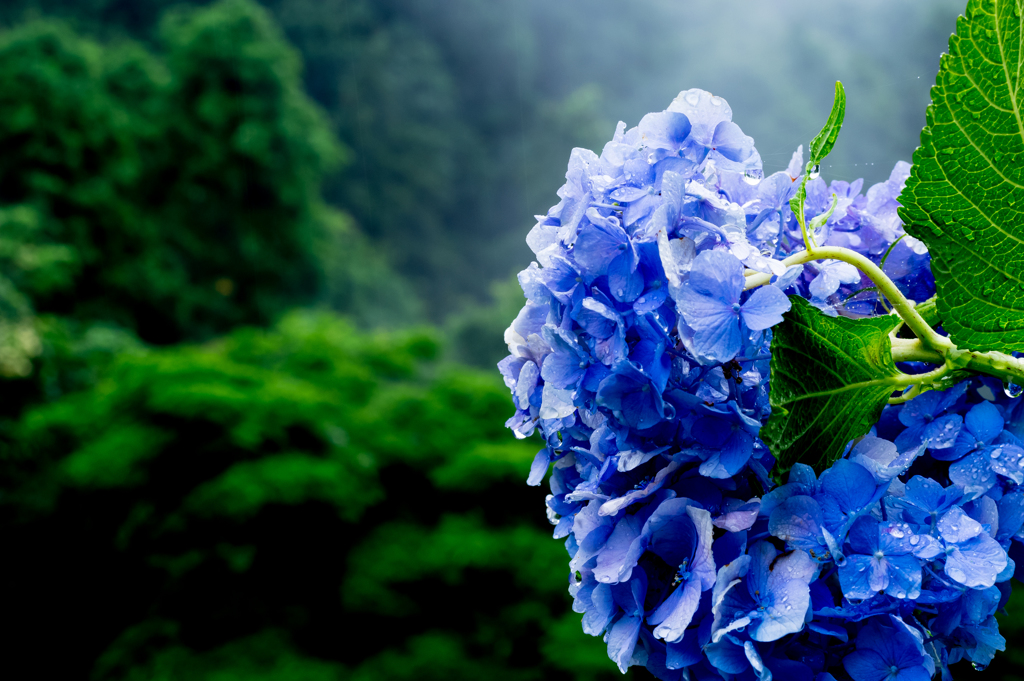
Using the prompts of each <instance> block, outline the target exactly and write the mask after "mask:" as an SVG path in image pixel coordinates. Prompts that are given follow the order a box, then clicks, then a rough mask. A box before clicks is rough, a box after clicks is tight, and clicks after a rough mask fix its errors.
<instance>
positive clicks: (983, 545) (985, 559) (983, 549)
mask: <svg viewBox="0 0 1024 681" xmlns="http://www.w3.org/2000/svg"><path fill="white" fill-rule="evenodd" d="M1007 564H1008V560H1007V556H1006V552H1005V551H1004V550H1003V547H1001V546H1000V545H999V543H998V542H997V541H996V540H995V539H993V538H992V537H990V536H988V534H987V533H983V534H980V535H978V536H977V537H975V538H974V539H971V540H969V541H966V542H963V543H961V544H958V545H957V546H955V547H954V548H953V550H952V552H950V553H949V554H948V555H947V556H946V568H945V570H946V574H947V575H948V576H949V577H950V579H952V580H953V581H955V582H959V583H960V584H963V585H964V586H967V587H970V588H972V589H973V588H978V587H989V586H992V585H993V584H995V583H996V577H998V576H999V573H1000V572H1002V571H1003V570H1004V569H1005V568H1006V566H1007Z"/></svg>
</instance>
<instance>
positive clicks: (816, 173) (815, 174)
mask: <svg viewBox="0 0 1024 681" xmlns="http://www.w3.org/2000/svg"><path fill="white" fill-rule="evenodd" d="M819 175H821V166H820V165H816V166H814V169H813V170H811V174H810V175H808V177H809V178H810V179H812V180H817V179H818V176H819Z"/></svg>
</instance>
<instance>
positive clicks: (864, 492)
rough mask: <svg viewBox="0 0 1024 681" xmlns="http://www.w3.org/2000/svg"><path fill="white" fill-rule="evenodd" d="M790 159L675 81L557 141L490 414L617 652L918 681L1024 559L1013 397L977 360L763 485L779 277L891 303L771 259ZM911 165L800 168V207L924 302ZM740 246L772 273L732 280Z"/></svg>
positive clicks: (740, 673) (1022, 468) (633, 659)
mask: <svg viewBox="0 0 1024 681" xmlns="http://www.w3.org/2000/svg"><path fill="white" fill-rule="evenodd" d="M802 172H803V155H802V149H801V150H798V151H797V153H795V154H794V155H793V158H792V160H791V162H790V164H789V166H788V167H787V168H786V169H784V170H780V171H779V172H776V173H773V174H771V175H768V176H767V177H766V176H765V175H764V172H763V170H762V167H761V159H760V156H759V155H758V153H757V150H756V149H755V148H754V145H753V140H751V139H750V138H749V137H747V136H746V135H744V134H743V133H742V131H741V130H740V128H739V127H738V126H737V125H736V124H735V123H733V122H732V111H731V109H730V108H729V106H728V104H727V103H726V102H725V101H724V100H722V99H721V98H719V97H715V96H713V95H711V94H710V93H707V92H703V91H701V90H688V91H685V92H682V93H680V95H679V97H677V98H676V99H675V100H674V101H673V102H672V104H671V105H670V106H669V107H668V109H667V110H665V111H662V112H655V113H652V114H649V115H647V116H645V117H644V118H643V119H642V120H641V122H640V124H639V126H637V127H636V128H632V129H628V128H627V127H626V125H625V124H623V123H620V124H619V125H618V126H617V127H616V129H615V133H614V136H613V138H612V139H611V140H610V141H609V142H608V143H607V144H606V145H605V146H604V148H603V149H602V150H601V152H600V154H597V153H594V152H591V151H588V150H585V149H576V150H574V151H573V152H572V155H571V157H570V160H569V167H568V170H567V173H566V181H565V184H564V185H563V186H562V187H561V189H559V191H558V197H559V202H558V204H557V205H555V206H553V207H552V208H551V209H550V210H549V211H548V212H547V213H546V214H545V215H542V216H540V217H539V218H538V221H537V224H536V225H535V226H534V228H533V229H532V230H531V232H530V234H529V235H528V237H527V243H528V245H529V246H530V248H531V249H532V250H533V252H534V254H535V257H536V262H534V263H532V264H531V265H530V266H529V267H527V268H526V269H525V270H523V272H521V273H520V275H519V282H520V284H521V285H522V288H523V292H524V296H525V300H524V306H523V309H522V310H521V312H520V313H519V315H518V316H517V317H516V319H515V320H514V321H513V322H512V324H511V325H510V327H509V329H508V330H507V331H506V333H505V341H506V343H507V344H508V347H509V353H510V354H509V357H507V358H506V359H504V360H502V362H501V363H499V370H500V372H501V375H502V378H503V379H504V381H505V384H506V386H508V388H509V390H510V392H511V393H512V401H513V404H514V407H515V413H514V414H513V415H512V417H511V418H510V419H509V421H508V424H507V425H508V426H509V428H510V429H512V430H513V433H514V434H515V436H516V437H519V438H525V437H530V436H532V435H535V434H538V435H539V440H538V442H539V444H541V445H543V446H542V448H541V449H540V451H539V452H538V453H537V455H536V457H535V459H534V462H533V464H532V466H531V469H530V473H529V478H528V482H529V483H530V484H540V483H541V482H542V481H543V479H544V477H545V475H547V476H548V485H549V486H550V491H551V493H550V494H549V495H548V496H547V498H546V510H547V514H548V518H549V520H550V521H551V523H552V525H553V526H554V530H553V535H554V536H555V537H556V538H559V539H564V540H565V546H566V549H567V551H568V553H569V573H570V580H569V592H570V595H571V596H572V597H573V610H574V611H575V612H577V613H580V614H581V616H582V627H583V630H584V631H585V632H586V633H588V634H590V635H593V636H603V637H604V639H605V641H606V642H607V644H608V655H609V657H611V659H613V660H614V661H615V663H616V665H618V667H619V668H620V669H621V670H623V671H624V670H626V669H627V668H628V667H630V666H632V665H644V666H646V667H647V668H648V669H649V670H650V671H651V672H652V673H653V674H654V675H655V676H656V677H657V678H659V679H663V680H665V681H681V680H683V679H721V678H743V679H755V678H756V679H758V680H759V681H769V679H771V678H786V679H788V678H797V679H808V680H810V679H814V681H836V679H853V681H875V680H881V679H913V680H916V681H924V680H925V679H929V678H931V677H932V676H933V675H935V674H939V673H940V674H941V675H942V677H943V678H945V679H948V678H951V676H950V672H949V665H952V664H956V663H957V662H959V661H961V660H968V661H970V662H973V663H975V664H977V665H985V664H988V663H989V662H990V661H991V659H992V656H993V655H994V654H995V652H996V651H998V650H1001V649H1002V648H1004V647H1005V641H1004V640H1003V638H1002V636H1001V635H1000V634H999V631H998V625H997V623H996V620H995V619H994V613H995V611H996V609H997V608H998V607H999V603H1000V602H1002V600H1003V595H1004V593H1005V592H1006V590H1007V588H1008V580H1009V579H1011V578H1012V577H1013V576H1014V574H1015V572H1016V571H1017V564H1016V563H1015V561H1014V560H1013V559H1012V557H1011V556H1017V557H1020V558H1021V563H1022V565H1024V529H1022V528H1024V489H1022V488H1021V485H1022V484H1024V442H1022V440H1021V438H1022V437H1024V401H1022V400H1020V399H1017V400H1013V399H1010V398H1008V397H1006V396H1005V395H1004V394H1003V393H1002V391H1001V390H999V389H998V386H993V385H992V384H991V382H987V380H986V379H972V380H970V381H965V382H963V383H961V384H959V385H957V386H955V387H952V388H950V389H948V390H946V391H944V392H938V391H933V392H925V393H924V394H922V395H920V396H918V397H916V398H915V399H913V400H910V401H909V402H907V403H906V404H902V405H893V406H888V407H886V408H885V410H884V411H883V413H882V417H881V419H880V420H879V422H878V423H877V424H876V426H875V428H874V429H873V430H872V432H871V433H870V434H869V435H868V436H866V437H864V438H861V439H859V440H858V441H856V442H853V443H850V446H849V447H848V451H847V453H846V455H845V456H844V457H843V458H841V459H840V460H839V461H837V462H836V463H835V464H833V465H832V466H831V467H830V468H829V469H827V470H825V471H823V472H822V474H821V475H820V476H818V475H816V474H815V472H814V471H813V470H812V469H811V468H809V467H808V466H806V465H803V464H797V465H795V466H793V467H792V469H791V470H790V473H789V479H788V481H787V482H786V484H783V485H778V486H776V485H774V483H773V481H772V477H771V470H772V468H773V466H774V463H775V462H774V459H773V457H772V455H771V453H770V452H769V451H768V448H767V447H766V446H765V444H764V443H763V442H762V441H761V439H760V437H759V434H760V429H761V427H762V426H763V424H764V423H765V422H766V420H767V419H768V417H769V415H770V413H771V408H770V405H769V400H768V396H769V378H770V375H769V369H770V359H771V357H770V352H771V327H772V326H774V325H775V324H777V323H779V322H780V321H781V320H782V315H783V313H784V312H785V311H786V310H788V309H789V307H790V303H789V299H788V297H787V295H786V294H789V295H797V296H801V297H803V298H804V299H806V300H810V301H811V302H812V304H814V305H816V306H817V307H819V308H820V309H822V310H823V311H824V312H825V313H826V314H830V315H850V316H864V315H879V314H886V313H887V310H886V308H885V307H884V305H883V304H882V302H881V301H880V300H879V298H878V295H877V293H876V292H874V291H872V290H862V286H863V284H862V278H861V276H860V275H859V273H857V272H856V271H852V270H851V269H850V268H849V267H847V266H846V265H844V264H842V263H836V262H822V263H817V264H812V263H809V264H807V265H806V266H797V267H792V268H788V269H787V268H786V267H785V266H784V265H782V262H781V261H782V260H783V259H785V258H786V257H787V256H789V255H792V254H794V253H796V252H797V251H799V250H801V249H802V248H803V243H802V237H801V231H800V227H799V224H798V222H797V219H796V217H795V216H794V215H793V212H792V210H791V208H790V206H789V201H790V199H791V198H792V197H793V195H794V192H795V191H796V189H797V187H798V186H799V180H800V179H801V178H800V174H801V173H802ZM908 174H909V165H907V164H905V163H899V164H897V165H896V167H895V168H894V169H893V172H892V174H891V176H890V177H889V179H888V180H887V181H885V182H881V183H878V184H876V185H874V186H872V187H869V188H867V190H866V191H863V190H864V187H863V182H862V181H856V182H852V183H848V182H842V181H835V182H832V183H830V184H829V183H826V182H825V180H824V179H822V178H820V177H816V178H814V179H810V180H809V181H808V183H807V190H808V194H807V203H806V207H807V217H808V218H813V217H815V216H818V215H821V214H822V213H823V212H825V211H827V210H829V207H830V206H831V205H832V203H833V201H834V202H835V204H836V208H835V210H834V211H833V212H832V214H831V215H829V217H828V219H827V220H825V221H824V224H823V226H822V228H821V229H820V230H819V231H818V233H817V234H816V235H815V238H816V240H817V242H818V243H821V244H825V245H836V246H843V247H846V248H850V249H853V250H855V251H857V252H858V253H861V254H862V255H864V256H865V257H866V258H868V259H870V260H871V261H872V262H874V263H875V264H877V265H879V266H882V267H884V269H885V272H886V273H887V275H888V276H890V277H891V278H892V279H893V281H895V283H896V284H897V286H899V287H900V288H901V289H902V290H903V291H904V292H905V293H907V295H908V296H909V297H910V298H912V299H913V300H918V301H922V300H925V299H926V298H928V297H930V296H931V295H933V294H934V293H935V285H934V279H933V278H932V275H931V269H930V261H929V255H928V252H927V249H926V248H924V246H923V244H921V243H920V242H918V241H916V240H915V239H913V238H911V237H909V236H907V235H906V233H905V232H904V230H903V226H902V223H901V222H900V219H899V215H898V212H897V209H898V208H899V202H898V197H899V194H900V191H901V190H902V188H903V184H904V182H905V181H906V178H907V176H908ZM897 242H898V243H897ZM883 257H885V262H884V263H883V262H882V259H883ZM745 268H746V269H752V270H756V271H759V272H764V273H769V274H771V275H772V283H771V284H770V285H768V286H763V287H760V288H757V289H755V290H753V291H744V282H745V280H744V269H745ZM994 387H995V389H993V388H994ZM549 471H550V474H548V473H549ZM1022 573H1024V569H1022ZM926 640H927V652H928V654H925V643H924V642H925V641H926Z"/></svg>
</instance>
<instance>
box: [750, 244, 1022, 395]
mask: <svg viewBox="0 0 1024 681" xmlns="http://www.w3.org/2000/svg"><path fill="white" fill-rule="evenodd" d="M814 260H841V261H843V262H846V263H849V264H851V265H853V266H854V267H856V268H858V269H859V270H860V271H861V272H863V273H864V274H865V275H867V277H868V279H870V280H871V281H872V283H874V285H875V287H876V288H877V289H878V292H879V293H881V294H882V295H883V296H885V297H886V298H888V299H889V302H891V303H892V306H893V310H894V311H895V313H896V314H897V315H899V317H900V318H901V319H902V320H903V322H904V323H905V324H906V325H907V326H908V327H909V328H910V330H911V331H913V332H914V334H915V335H916V336H917V338H892V339H891V343H892V358H893V361H894V362H927V363H929V364H941V365H942V366H940V367H939V368H938V369H935V370H934V371H929V372H927V373H924V374H916V375H913V376H906V377H905V378H902V379H901V380H900V381H899V382H898V383H899V384H900V385H908V386H909V385H924V384H927V383H931V382H934V381H936V380H938V379H940V378H942V377H943V376H945V375H946V374H948V373H950V372H951V371H954V370H956V369H966V370H968V371H973V372H976V373H981V374H986V375H988V376H994V377H996V378H998V379H1000V380H1002V381H1003V382H1005V383H1015V384H1017V385H1024V359H1018V358H1016V357H1013V356H1011V355H1007V354H1005V353H1002V352H994V351H993V352H976V351H974V350H960V349H959V348H957V347H956V346H955V345H954V344H953V342H952V341H951V340H949V338H946V337H945V336H942V335H940V334H939V333H938V332H937V331H935V329H933V328H932V326H931V325H932V324H935V323H938V322H939V315H938V307H937V305H936V302H935V298H934V297H933V298H930V299H928V300H926V301H925V302H923V303H921V304H920V305H919V306H916V307H915V305H914V303H913V302H912V301H910V300H908V299H907V297H906V296H904V295H903V292H902V291H900V290H899V288H898V287H897V286H896V284H895V283H893V281H892V280H891V279H890V278H889V277H888V276H886V274H885V272H883V271H882V270H881V268H879V267H878V266H877V265H875V263H873V262H871V261H870V260H869V259H867V258H866V257H864V256H863V255H861V254H860V253H857V252H856V251H852V250H850V249H848V248H842V247H839V246H823V247H821V248H814V249H812V250H807V251H801V252H799V253H795V254H793V255H791V256H789V257H788V258H786V259H785V260H783V261H782V264H783V265H785V266H787V267H793V266H795V265H802V264H804V263H808V262H812V261H814ZM771 277H772V275H771V274H765V273H763V272H755V273H751V274H749V275H748V276H747V278H746V285H745V286H744V290H749V289H752V288H756V287H758V286H763V285H765V284H767V283H769V282H770V281H771ZM922 315H923V316H922ZM893 399H895V400H898V401H905V400H904V399H903V398H902V397H897V398H893ZM906 399H910V396H908V397H906Z"/></svg>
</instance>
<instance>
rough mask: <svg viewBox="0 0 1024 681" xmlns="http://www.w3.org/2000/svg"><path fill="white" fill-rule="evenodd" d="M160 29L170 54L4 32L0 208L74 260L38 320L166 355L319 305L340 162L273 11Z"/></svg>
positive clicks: (44, 300)
mask: <svg viewBox="0 0 1024 681" xmlns="http://www.w3.org/2000/svg"><path fill="white" fill-rule="evenodd" d="M160 35H161V46H162V53H161V54H160V55H159V56H157V55H153V54H151V53H150V52H148V51H146V50H145V49H143V48H142V47H140V46H138V45H134V44H130V43H128V44H121V45H115V46H111V47H106V46H101V45H99V44H97V43H95V42H92V41H91V40H88V39H85V38H82V37H80V36H78V35H76V34H75V33H73V32H72V31H71V30H69V29H68V28H67V27H65V26H62V25H61V24H57V23H52V22H38V23H32V24H29V25H27V26H25V27H23V28H18V29H15V30H12V31H9V32H7V33H5V34H4V35H3V36H2V37H0V108H3V109H4V110H5V111H7V112H8V114H7V115H5V116H3V117H2V118H0V146H2V148H3V150H4V153H3V155H2V157H0V200H2V201H3V202H4V203H7V204H25V205H28V206H31V207H32V208H33V209H34V210H35V211H36V212H37V213H38V221H39V225H38V230H39V231H40V232H41V234H42V235H44V236H45V238H46V239H48V240H49V241H51V242H52V243H53V244H56V245H58V246H60V247H63V249H64V250H63V251H62V258H63V259H64V261H63V262H59V263H54V264H55V265H58V266H59V267H57V268H56V269H59V270H60V271H61V272H62V274H63V276H62V277H61V278H60V279H59V280H51V281H49V285H48V286H46V287H38V286H37V287H34V288H33V289H32V290H31V291H30V292H28V293H29V294H30V295H31V298H32V301H33V303H34V305H35V307H36V309H37V311H39V312H50V313H56V314H60V315H63V316H70V317H72V318H75V319H79V320H96V319H104V320H107V321H110V322H114V323H117V324H119V325H121V326H123V327H126V328H131V329H134V330H136V331H137V332H138V333H139V335H140V336H141V337H142V338H143V339H144V340H146V341H149V342H156V343H171V342H178V341H181V340H183V339H189V338H203V337H209V336H210V335H211V334H214V333H218V332H223V331H225V330H227V329H229V328H231V327H232V326H233V325H235V324H239V323H254V322H257V323H261V322H267V321H270V320H272V319H273V318H274V316H275V315H276V314H279V313H280V312H281V311H283V310H284V309H285V308H286V307H287V306H288V305H290V304H294V303H296V302H299V301H302V300H308V299H310V298H312V297H314V296H315V295H316V294H317V292H318V291H319V287H320V276H321V273H320V272H321V270H320V268H319V266H318V261H317V257H316V255H315V250H314V246H315V243H316V241H317V239H318V238H319V235H320V232H321V230H322V227H321V225H319V223H318V221H317V220H316V213H317V211H316V208H317V204H318V202H319V186H320V181H321V178H322V176H323V174H324V173H325V172H326V171H327V170H328V169H329V168H331V167H333V166H334V165H335V164H336V163H337V162H338V161H340V160H341V159H342V158H343V156H342V151H341V147H340V146H339V145H338V143H337V142H336V140H335V139H334V138H333V136H332V134H331V131H330V128H329V126H328V124H327V121H326V119H325V117H324V115H323V113H322V112H321V111H320V110H319V109H318V108H317V107H316V106H315V105H314V104H312V103H311V102H310V100H309V99H308V98H307V97H306V96H305V95H304V93H303V92H302V83H301V80H300V69H299V59H298V56H297V55H296V54H295V52H294V50H293V49H292V48H291V47H289V46H288V44H287V43H286V42H285V41H284V39H283V38H282V36H281V35H280V31H279V29H278V28H277V27H276V26H275V25H274V24H273V22H272V21H271V20H270V18H269V17H268V16H267V15H266V14H265V13H264V12H262V11H259V10H258V9H257V8H255V7H254V6H253V5H251V4H249V3H245V2H224V3H221V4H219V5H215V6H213V7H211V8H210V9H208V10H206V11H203V12H177V13H174V14H171V15H169V16H168V17H166V19H165V21H164V22H163V25H162V29H161V33H160ZM53 269H55V268H49V269H48V270H47V271H50V270H53Z"/></svg>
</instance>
